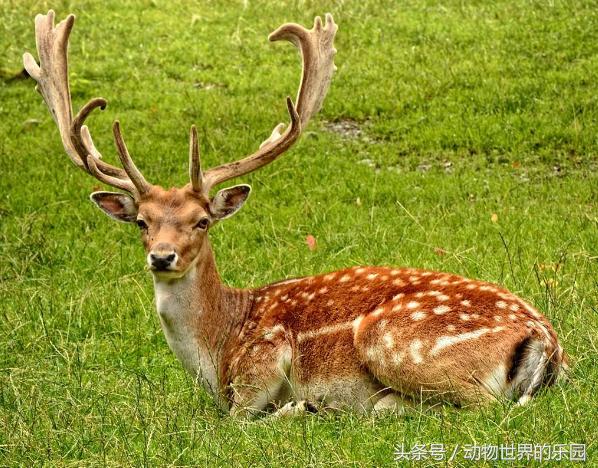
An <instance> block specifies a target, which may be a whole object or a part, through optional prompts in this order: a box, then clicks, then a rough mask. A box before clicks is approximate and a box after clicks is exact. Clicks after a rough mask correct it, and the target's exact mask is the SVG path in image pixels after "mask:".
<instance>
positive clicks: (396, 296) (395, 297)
mask: <svg viewBox="0 0 598 468" xmlns="http://www.w3.org/2000/svg"><path fill="white" fill-rule="evenodd" d="M403 297H405V294H403V293H399V294H396V295H394V296H393V297H392V300H393V301H398V300H399V299H401V298H403Z"/></svg>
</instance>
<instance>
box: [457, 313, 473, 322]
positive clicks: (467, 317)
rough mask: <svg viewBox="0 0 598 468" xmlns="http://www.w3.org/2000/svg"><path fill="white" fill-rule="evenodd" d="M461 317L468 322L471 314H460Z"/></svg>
mask: <svg viewBox="0 0 598 468" xmlns="http://www.w3.org/2000/svg"><path fill="white" fill-rule="evenodd" d="M459 318H460V319H461V320H463V321H464V322H467V321H468V320H469V319H470V317H469V314H459Z"/></svg>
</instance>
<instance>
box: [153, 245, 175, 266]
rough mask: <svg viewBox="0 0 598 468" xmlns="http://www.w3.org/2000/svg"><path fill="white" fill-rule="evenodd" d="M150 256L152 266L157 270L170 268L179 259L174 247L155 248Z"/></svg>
mask: <svg viewBox="0 0 598 468" xmlns="http://www.w3.org/2000/svg"><path fill="white" fill-rule="evenodd" d="M148 257H149V258H148V260H149V264H150V267H151V268H153V269H154V270H157V271H165V270H169V269H170V268H171V267H173V266H174V265H175V263H176V260H177V254H176V253H175V252H174V250H173V249H155V250H154V251H152V252H151V253H150V254H149V256H148Z"/></svg>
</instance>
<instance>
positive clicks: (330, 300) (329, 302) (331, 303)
mask: <svg viewBox="0 0 598 468" xmlns="http://www.w3.org/2000/svg"><path fill="white" fill-rule="evenodd" d="M326 305H327V306H328V307H330V306H331V305H334V301H333V300H332V299H328V302H326Z"/></svg>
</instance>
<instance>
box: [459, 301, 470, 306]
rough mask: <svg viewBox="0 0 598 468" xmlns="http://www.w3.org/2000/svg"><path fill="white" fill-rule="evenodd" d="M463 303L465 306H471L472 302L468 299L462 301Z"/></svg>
mask: <svg viewBox="0 0 598 468" xmlns="http://www.w3.org/2000/svg"><path fill="white" fill-rule="evenodd" d="M461 305H462V306H465V307H471V302H469V301H468V300H464V301H461Z"/></svg>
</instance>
